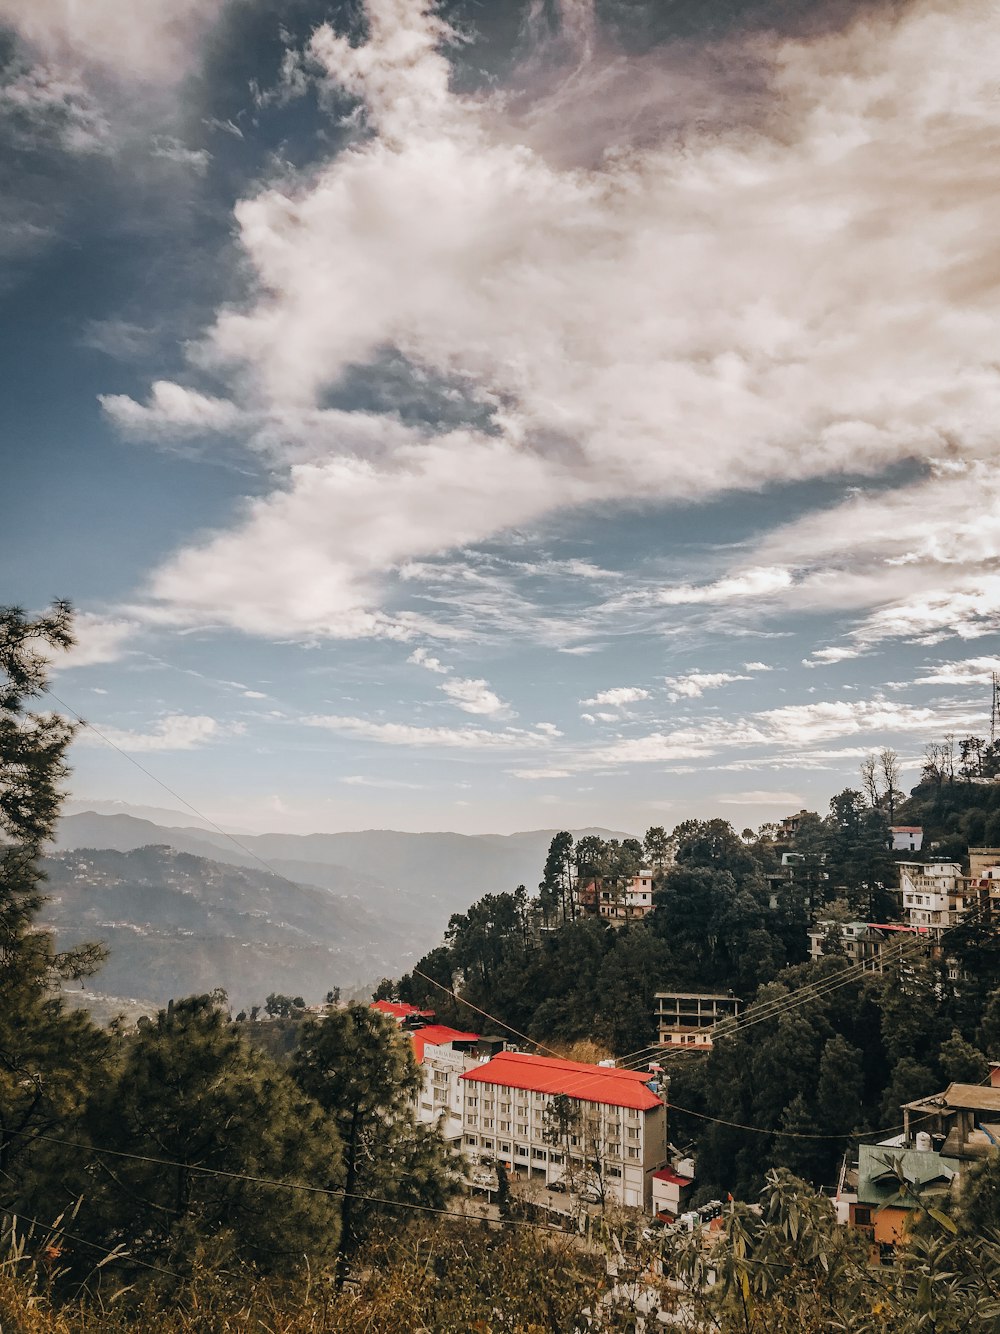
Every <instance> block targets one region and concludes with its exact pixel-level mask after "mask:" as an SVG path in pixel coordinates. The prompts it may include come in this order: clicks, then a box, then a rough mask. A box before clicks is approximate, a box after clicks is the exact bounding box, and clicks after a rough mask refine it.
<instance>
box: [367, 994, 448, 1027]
mask: <svg viewBox="0 0 1000 1334" xmlns="http://www.w3.org/2000/svg"><path fill="white" fill-rule="evenodd" d="M371 1008H372V1009H373V1010H378V1011H379V1013H380V1014H385V1015H388V1016H389V1018H390V1019H395V1021H396V1023H397V1024H399V1025H400V1027H401V1028H420V1027H421V1026H422V1025H424V1024H429V1023H432V1022H433V1021H434V1018H435V1014H434V1011H433V1010H421V1008H420V1006H419V1005H410V1004H409V1003H408V1002H406V1001H387V1000H377V1001H372V1003H371Z"/></svg>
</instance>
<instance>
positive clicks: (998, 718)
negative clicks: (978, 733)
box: [990, 672, 1000, 746]
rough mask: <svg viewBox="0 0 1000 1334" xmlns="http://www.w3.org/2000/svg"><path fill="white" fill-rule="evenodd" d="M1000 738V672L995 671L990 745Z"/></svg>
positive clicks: (991, 706)
mask: <svg viewBox="0 0 1000 1334" xmlns="http://www.w3.org/2000/svg"><path fill="white" fill-rule="evenodd" d="M998 738H1000V672H994V673H993V702H992V704H991V705H990V745H991V746H995V745H996V743H997V739H998Z"/></svg>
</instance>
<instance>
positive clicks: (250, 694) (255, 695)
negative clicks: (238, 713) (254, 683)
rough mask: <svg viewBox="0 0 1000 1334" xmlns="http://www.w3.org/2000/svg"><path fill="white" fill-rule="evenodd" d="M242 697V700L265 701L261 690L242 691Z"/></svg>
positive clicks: (265, 697) (265, 696)
mask: <svg viewBox="0 0 1000 1334" xmlns="http://www.w3.org/2000/svg"><path fill="white" fill-rule="evenodd" d="M243 697H244V699H267V695H265V694H264V692H263V690H244V691H243Z"/></svg>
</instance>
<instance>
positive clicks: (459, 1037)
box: [410, 1024, 479, 1061]
mask: <svg viewBox="0 0 1000 1334" xmlns="http://www.w3.org/2000/svg"><path fill="white" fill-rule="evenodd" d="M410 1037H411V1039H412V1041H413V1052H414V1055H415V1056H416V1058H417V1060H418V1061H422V1060H423V1059H424V1047H426V1046H431V1047H443V1046H445V1045H446V1044H447V1043H449V1042H478V1041H479V1034H478V1033H462V1032H460V1031H459V1030H458V1029H457V1028H448V1027H447V1025H446V1024H426V1025H425V1026H424V1027H423V1028H415V1029H414V1030H413V1032H412V1033H411V1034H410Z"/></svg>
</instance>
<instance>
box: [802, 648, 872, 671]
mask: <svg viewBox="0 0 1000 1334" xmlns="http://www.w3.org/2000/svg"><path fill="white" fill-rule="evenodd" d="M860 655H861V650H860V649H857V648H848V647H847V646H846V645H840V646H834V647H832V648H817V649H813V652H812V657H810V658H803V659H802V663H803V666H805V667H820V666H825V665H827V664H828V663H832V662H847V661H849V660H850V659H851V658H857V657H860Z"/></svg>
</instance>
